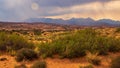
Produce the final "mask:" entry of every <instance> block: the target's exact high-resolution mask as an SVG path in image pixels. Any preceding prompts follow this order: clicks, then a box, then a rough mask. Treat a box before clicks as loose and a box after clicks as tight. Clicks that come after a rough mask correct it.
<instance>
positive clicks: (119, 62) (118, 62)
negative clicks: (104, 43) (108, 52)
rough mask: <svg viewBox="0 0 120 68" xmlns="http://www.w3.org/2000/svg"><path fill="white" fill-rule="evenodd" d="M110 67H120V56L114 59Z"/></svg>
mask: <svg viewBox="0 0 120 68" xmlns="http://www.w3.org/2000/svg"><path fill="white" fill-rule="evenodd" d="M110 68H120V56H119V57H117V58H115V59H113V60H112V62H111V66H110Z"/></svg>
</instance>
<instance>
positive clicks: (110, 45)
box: [38, 29, 120, 58]
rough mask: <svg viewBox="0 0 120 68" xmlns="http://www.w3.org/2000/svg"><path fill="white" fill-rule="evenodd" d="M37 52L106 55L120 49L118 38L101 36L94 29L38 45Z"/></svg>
mask: <svg viewBox="0 0 120 68" xmlns="http://www.w3.org/2000/svg"><path fill="white" fill-rule="evenodd" d="M38 48H39V53H40V54H43V55H46V56H52V55H54V54H58V55H60V56H62V57H66V58H74V57H80V56H85V55H86V51H89V52H91V53H94V52H96V51H97V52H98V53H99V55H106V54H107V53H108V52H117V51H120V39H115V38H110V37H102V36H101V35H99V33H98V32H96V31H95V30H94V29H84V30H78V31H76V32H71V34H69V35H64V36H62V37H58V38H57V39H55V40H53V42H52V43H44V44H40V45H39V47H38Z"/></svg>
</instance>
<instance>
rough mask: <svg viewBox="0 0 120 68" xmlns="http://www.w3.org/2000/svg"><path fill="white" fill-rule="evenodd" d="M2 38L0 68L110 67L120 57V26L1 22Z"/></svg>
mask: <svg viewBox="0 0 120 68" xmlns="http://www.w3.org/2000/svg"><path fill="white" fill-rule="evenodd" d="M78 36H79V37H78ZM0 37H1V38H0V44H1V46H0V50H1V53H0V68H32V67H31V66H32V65H33V64H35V63H36V66H37V62H39V63H40V62H41V63H43V67H42V68H44V63H45V65H46V67H47V68H86V67H87V68H110V66H111V64H112V61H113V59H115V58H116V57H118V56H120V52H119V51H120V49H119V48H120V28H119V27H107V26H101V27H87V26H86V27H85V26H72V25H69V26H68V25H56V24H44V23H40V24H38V23H35V24H29V23H28V24H27V23H1V27H0ZM73 37H74V38H73ZM82 37H83V38H82ZM67 38H69V39H67ZM5 39H6V40H5ZM62 39H64V41H63V40H62ZM88 39H89V40H88ZM3 40H4V41H3ZM83 41H84V42H83ZM92 41H93V43H92ZM2 42H3V43H2ZM61 42H62V43H61ZM79 42H81V43H82V44H83V47H79V46H80V45H81V43H79ZM95 42H96V43H95ZM87 43H89V44H87ZM94 44H95V45H94ZM2 45H4V46H2ZM71 45H72V46H71ZM96 45H99V46H102V45H103V46H102V47H99V46H96ZM49 46H50V47H49ZM57 46H58V47H57ZM61 46H63V47H62V48H61ZM67 46H68V47H70V48H69V49H68V50H67V49H66V48H67ZM93 46H94V47H93ZM106 46H107V47H106ZM71 47H72V50H71ZM89 47H90V48H89ZM96 47H97V48H99V49H96ZM64 48H65V49H64ZM76 48H77V49H76ZM80 48H84V49H85V51H84V52H82V50H84V49H82V50H80ZM86 48H87V49H86ZM91 49H92V50H91ZM27 50H28V51H27ZM61 50H62V51H61ZM29 51H30V52H29ZM32 53H33V54H32ZM27 54H28V55H27ZM23 56H24V58H22V57H23ZM92 60H93V61H92ZM94 60H95V62H94ZM39 63H38V64H39ZM33 68H39V67H33ZM40 68H41V67H40Z"/></svg>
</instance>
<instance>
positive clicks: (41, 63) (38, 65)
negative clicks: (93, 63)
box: [30, 61, 47, 68]
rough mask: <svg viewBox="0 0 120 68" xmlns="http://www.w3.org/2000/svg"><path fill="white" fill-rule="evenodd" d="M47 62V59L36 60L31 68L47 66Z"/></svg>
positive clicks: (44, 67)
mask: <svg viewBox="0 0 120 68" xmlns="http://www.w3.org/2000/svg"><path fill="white" fill-rule="evenodd" d="M46 67H47V66H46V62H45V61H38V62H35V63H34V64H33V65H32V66H31V67H30V68H46Z"/></svg>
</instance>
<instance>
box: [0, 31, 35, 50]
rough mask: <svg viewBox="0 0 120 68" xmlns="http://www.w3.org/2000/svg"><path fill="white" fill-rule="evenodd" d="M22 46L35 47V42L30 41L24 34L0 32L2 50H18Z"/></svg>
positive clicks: (0, 47) (0, 48)
mask: <svg viewBox="0 0 120 68" xmlns="http://www.w3.org/2000/svg"><path fill="white" fill-rule="evenodd" d="M21 48H34V46H33V43H30V42H28V41H27V40H26V39H25V38H23V37H22V36H18V35H16V34H8V33H5V32H0V51H8V52H9V51H12V50H14V51H16V50H19V49H21Z"/></svg>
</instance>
